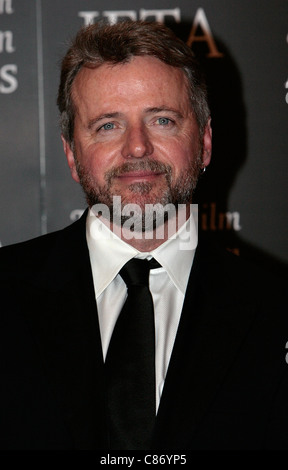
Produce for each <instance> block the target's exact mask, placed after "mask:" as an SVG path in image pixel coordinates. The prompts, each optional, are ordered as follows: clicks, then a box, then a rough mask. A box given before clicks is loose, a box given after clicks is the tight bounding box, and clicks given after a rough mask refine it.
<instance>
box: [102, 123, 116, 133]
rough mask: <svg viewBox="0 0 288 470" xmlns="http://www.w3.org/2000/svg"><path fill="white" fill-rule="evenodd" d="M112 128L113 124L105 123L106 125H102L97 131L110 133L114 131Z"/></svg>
mask: <svg viewBox="0 0 288 470" xmlns="http://www.w3.org/2000/svg"><path fill="white" fill-rule="evenodd" d="M114 127H115V124H113V122H106V124H103V126H101V127H100V128H99V129H98V130H99V131H101V130H104V131H111V130H112V129H114Z"/></svg>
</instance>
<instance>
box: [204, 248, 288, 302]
mask: <svg viewBox="0 0 288 470" xmlns="http://www.w3.org/2000/svg"><path fill="white" fill-rule="evenodd" d="M195 270H196V271H197V272H198V273H199V276H201V278H202V284H203V283H204V285H205V286H206V292H207V295H208V292H214V293H216V292H219V291H220V292H222V293H223V295H226V296H227V297H233V298H234V299H235V301H238V302H240V303H243V302H245V301H246V300H247V301H250V300H252V301H253V302H257V304H259V305H260V304H262V305H263V306H264V307H265V308H266V307H268V305H270V306H271V305H273V308H276V305H281V306H283V304H284V305H285V306H286V308H287V303H288V288H287V279H286V277H285V276H283V275H282V273H280V272H279V273H278V272H276V271H275V270H271V269H270V265H269V264H267V265H265V263H260V264H258V263H257V262H255V261H254V260H251V259H247V258H246V257H245V256H241V255H239V256H238V255H235V254H234V253H232V252H230V251H228V250H226V249H224V248H223V247H220V246H217V245H216V244H213V243H210V242H209V243H207V241H206V240H200V242H199V246H198V248H197V250H196V255H195Z"/></svg>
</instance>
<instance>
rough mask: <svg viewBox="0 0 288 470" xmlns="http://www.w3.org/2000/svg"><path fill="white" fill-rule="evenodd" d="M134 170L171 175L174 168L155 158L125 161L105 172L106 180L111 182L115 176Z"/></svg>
mask: <svg viewBox="0 0 288 470" xmlns="http://www.w3.org/2000/svg"><path fill="white" fill-rule="evenodd" d="M132 171H151V172H153V173H164V174H165V175H166V177H170V176H171V174H172V168H171V166H170V165H165V163H161V162H158V161H156V160H153V159H147V160H140V161H137V162H125V163H123V164H122V165H120V166H117V167H114V168H111V169H110V170H108V171H107V172H106V173H105V180H106V181H107V183H108V184H111V181H112V179H113V178H117V177H118V176H122V175H125V173H129V172H132Z"/></svg>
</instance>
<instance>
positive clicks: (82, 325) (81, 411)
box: [27, 216, 107, 449]
mask: <svg viewBox="0 0 288 470" xmlns="http://www.w3.org/2000/svg"><path fill="white" fill-rule="evenodd" d="M85 219H86V217H85V216H84V217H83V220H82V221H79V222H77V223H76V224H74V225H73V226H71V227H68V228H67V229H65V230H64V231H62V232H59V233H58V237H57V238H55V240H54V246H53V249H51V255H50V258H49V260H48V261H47V265H46V267H45V269H44V270H43V271H42V272H43V275H42V274H41V273H39V275H38V276H37V278H36V277H35V278H34V279H30V283H32V284H33V285H34V300H33V305H38V306H39V309H38V308H37V310H36V309H33V310H32V311H30V315H29V321H30V325H31V330H32V333H33V335H34V338H35V341H36V342H37V345H38V348H39V352H40V354H41V356H42V359H43V364H44V367H45V369H46V374H47V376H48V381H50V382H51V384H52V387H54V388H55V396H56V399H57V400H58V401H59V402H60V406H61V407H62V409H63V410H64V419H65V421H66V424H67V427H68V429H69V430H70V434H71V436H72V440H73V441H74V446H75V447H76V448H78V449H83V448H85V449H96V448H99V449H103V448H105V447H106V448H107V432H106V413H105V395H104V380H103V378H104V369H103V367H104V365H103V358H102V347H101V339H100V331H99V325H98V316H97V308H96V302H95V296H94V287H93V280H92V273H91V268H90V259H89V253H88V249H87V245H86V239H85ZM39 255H41V254H39ZM27 292H29V295H31V289H27ZM27 302H28V303H29V299H27Z"/></svg>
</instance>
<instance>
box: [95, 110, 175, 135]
mask: <svg viewBox="0 0 288 470" xmlns="http://www.w3.org/2000/svg"><path fill="white" fill-rule="evenodd" d="M162 112H166V113H167V112H168V113H172V114H174V115H175V116H176V117H177V118H178V119H183V114H182V113H180V111H178V110H177V109H174V108H170V107H168V106H160V107H159V106H157V107H151V108H146V109H145V110H144V113H145V114H157V113H162ZM121 117H123V113H120V112H113V113H105V114H101V115H100V116H96V117H95V118H93V119H91V120H90V121H89V123H88V129H92V127H93V126H95V124H97V122H100V121H103V120H104V119H115V118H116V119H117V118H121Z"/></svg>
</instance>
